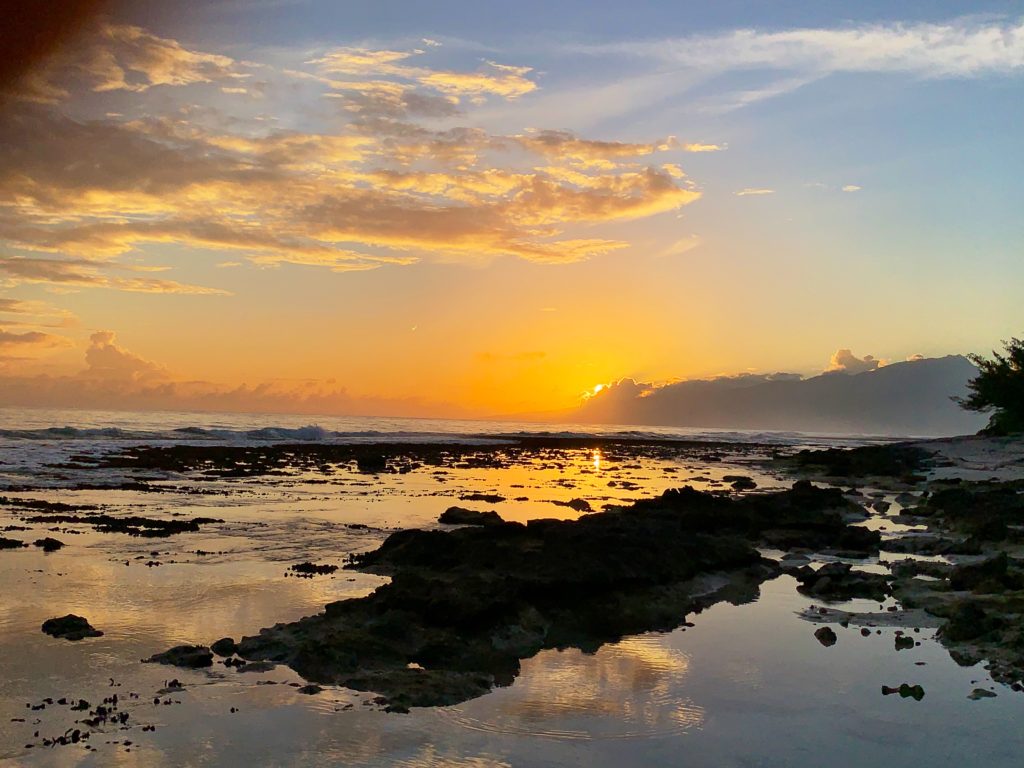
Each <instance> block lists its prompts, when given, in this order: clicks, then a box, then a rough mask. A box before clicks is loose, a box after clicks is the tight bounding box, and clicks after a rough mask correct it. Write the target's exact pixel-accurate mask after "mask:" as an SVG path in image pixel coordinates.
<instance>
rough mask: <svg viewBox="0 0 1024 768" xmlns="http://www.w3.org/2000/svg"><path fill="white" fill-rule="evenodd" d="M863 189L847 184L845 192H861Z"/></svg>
mask: <svg viewBox="0 0 1024 768" xmlns="http://www.w3.org/2000/svg"><path fill="white" fill-rule="evenodd" d="M861 189H863V187H859V186H857V185H856V184H847V185H845V186H844V187H843V192H860V191H861Z"/></svg>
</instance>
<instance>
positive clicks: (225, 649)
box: [210, 637, 238, 657]
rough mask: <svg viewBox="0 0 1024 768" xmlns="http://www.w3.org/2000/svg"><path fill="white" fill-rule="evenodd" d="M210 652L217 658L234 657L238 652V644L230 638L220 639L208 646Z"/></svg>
mask: <svg viewBox="0 0 1024 768" xmlns="http://www.w3.org/2000/svg"><path fill="white" fill-rule="evenodd" d="M210 650H211V651H213V652H214V653H216V654H217V655H218V656H223V657H227V656H234V655H235V653H237V652H238V644H237V643H236V642H235V641H234V639H232V638H230V637H222V638H221V639H220V640H218V641H217V642H215V643H212V644H211V645H210Z"/></svg>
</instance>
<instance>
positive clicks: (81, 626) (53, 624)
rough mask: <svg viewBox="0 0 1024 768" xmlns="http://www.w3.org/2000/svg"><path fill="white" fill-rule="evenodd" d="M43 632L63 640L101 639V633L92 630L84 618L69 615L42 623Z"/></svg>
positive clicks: (94, 629)
mask: <svg viewBox="0 0 1024 768" xmlns="http://www.w3.org/2000/svg"><path fill="white" fill-rule="evenodd" d="M42 629H43V632H45V633H46V634H48V635H51V636H53V637H60V638H63V639H65V640H81V639H83V638H86V637H102V636H103V633H102V632H100V631H99V630H98V629H96V628H94V627H93V626H92V625H91V624H90V623H89V622H88V620H87V619H86V618H85V617H84V616H76V615H75V614H73V613H69V614H68V615H67V616H61V617H60V618H57V619H47V620H46V621H44V622H43V627H42Z"/></svg>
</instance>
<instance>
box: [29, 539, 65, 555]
mask: <svg viewBox="0 0 1024 768" xmlns="http://www.w3.org/2000/svg"><path fill="white" fill-rule="evenodd" d="M34 546H37V547H39V548H40V549H41V550H43V552H56V551H57V550H58V549H63V548H64V542H63V541H57V539H51V538H50V537H49V536H47V537H46V538H45V539H37V540H36V542H35V544H34Z"/></svg>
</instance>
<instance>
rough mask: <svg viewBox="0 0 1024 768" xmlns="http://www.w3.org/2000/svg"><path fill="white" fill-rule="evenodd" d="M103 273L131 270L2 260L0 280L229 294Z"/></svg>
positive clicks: (55, 261) (79, 262) (60, 261)
mask: <svg viewBox="0 0 1024 768" xmlns="http://www.w3.org/2000/svg"><path fill="white" fill-rule="evenodd" d="M104 269H107V270H110V269H113V270H130V268H129V267H125V266H114V267H108V266H107V265H102V264H96V263H94V262H91V261H88V260H85V259H78V260H63V259H36V258H23V257H10V256H0V276H2V277H4V278H6V280H5V282H6V284H7V285H19V284H21V283H46V284H51V285H56V286H75V287H81V288H113V289H116V290H120V291H129V292H132V293H178V294H198V295H204V294H205V295H227V294H228V291H224V290H221V289H219V288H206V287H204V286H199V285H187V284H184V283H179V282H177V281H175V280H162V279H155V278H146V277H120V276H118V275H116V274H115V275H109V274H103V272H102V270H104Z"/></svg>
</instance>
